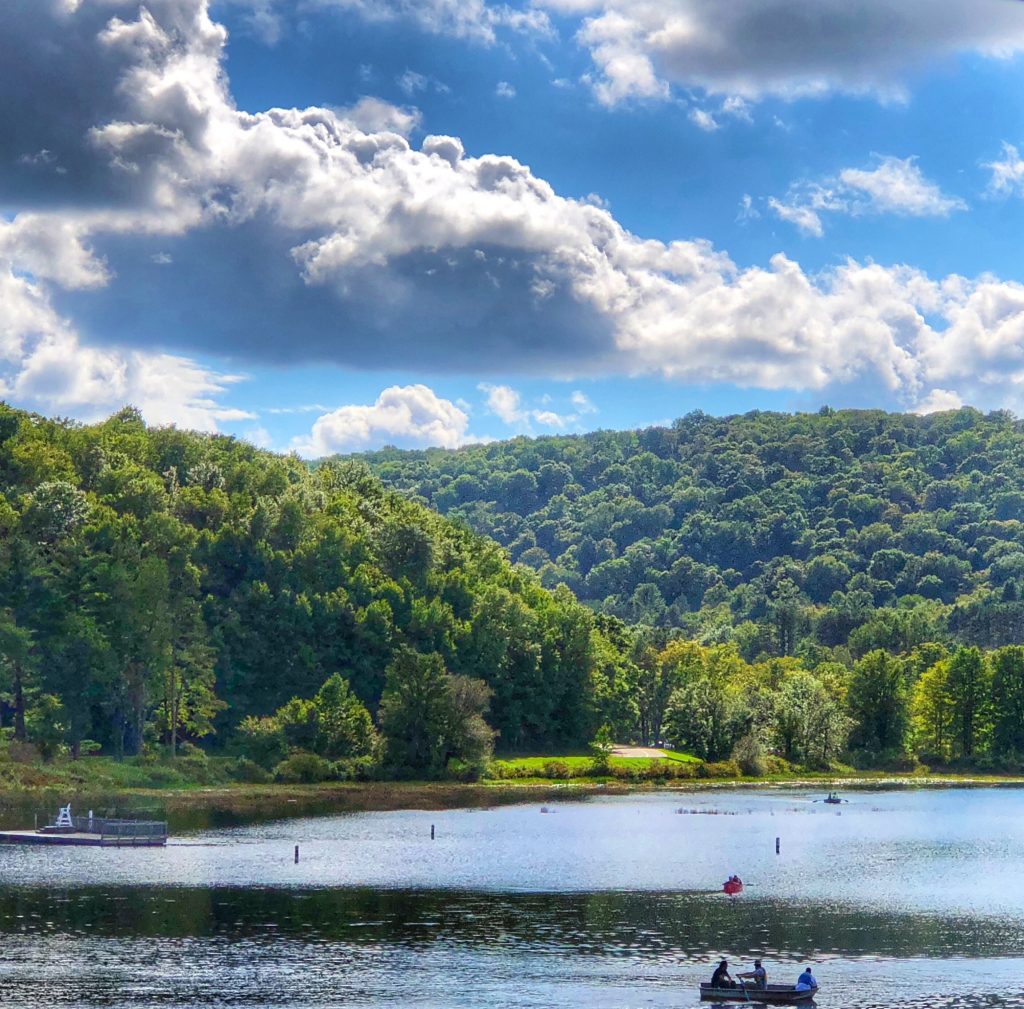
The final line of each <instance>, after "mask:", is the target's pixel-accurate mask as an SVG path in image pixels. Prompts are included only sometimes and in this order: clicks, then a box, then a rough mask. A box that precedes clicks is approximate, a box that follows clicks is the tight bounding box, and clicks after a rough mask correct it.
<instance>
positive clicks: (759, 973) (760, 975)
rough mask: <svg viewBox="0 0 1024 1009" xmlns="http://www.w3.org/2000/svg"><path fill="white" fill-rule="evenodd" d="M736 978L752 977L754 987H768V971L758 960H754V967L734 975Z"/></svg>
mask: <svg viewBox="0 0 1024 1009" xmlns="http://www.w3.org/2000/svg"><path fill="white" fill-rule="evenodd" d="M736 976H737V977H738V978H747V977H749V978H753V981H754V987H756V988H762V989H763V988H767V987H768V972H767V971H766V970H765V969H764V967H762V966H761V961H760V960H755V961H754V969H753V970H748V971H744V972H743V973H742V974H737V975H736Z"/></svg>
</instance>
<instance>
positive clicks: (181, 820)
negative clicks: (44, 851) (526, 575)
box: [0, 772, 1024, 831]
mask: <svg viewBox="0 0 1024 1009" xmlns="http://www.w3.org/2000/svg"><path fill="white" fill-rule="evenodd" d="M1019 787H1024V777H1020V776H1009V775H978V774H975V775H966V774H964V775H955V774H929V775H920V774H919V775H894V774H888V773H883V772H876V773H863V772H858V773H856V774H846V775H837V774H820V775H790V776H775V777H765V778H732V779H697V780H691V781H685V782H670V783H667V784H659V783H650V782H644V783H629V782H623V781H621V780H617V779H614V778H607V779H583V778H574V779H571V780H566V781H549V780H545V779H540V778H538V779H520V780H517V781H481V782H437V781H370V782H325V783H320V784H308V785H291V784H289V785H284V784H259V785H246V784H229V785H215V786H210V785H190V786H188V787H178V788H159V789H157V788H120V789H110V788H106V789H101V788H95V787H93V788H88V787H84V788H82V787H78V788H69V787H62V786H48V787H37V788H15V789H12V788H6V789H0V828H3V829H14V828H21V827H25V826H27V825H31V824H32V823H33V822H34V820H35V818H37V817H38V818H40V819H42V818H43V817H45V816H47V815H49V814H52V813H55V812H56V809H57V807H58V805H62V804H64V803H67V802H71V803H72V804H73V805H74V807H75V809H94V810H96V811H97V813H98V814H99V813H102V814H105V815H129V814H130V815H143V814H145V815H152V816H159V817H160V818H167V819H169V820H170V821H171V824H172V831H174V830H178V829H193V828H198V827H207V826H218V825H219V826H230V825H234V824H242V823H249V822H254V821H256V820H276V819H293V818H300V817H308V816H331V815H337V814H345V813H363V812H381V813H383V812H397V811H402V810H407V811H445V810H472V809H493V808H497V807H501V806H507V805H518V804H530V803H533V804H554V803H565V802H573V801H580V800H587V799H593V798H600V797H603V796H620V797H621V796H629V795H637V796H642V795H667V794H677V795H680V796H686V795H687V794H690V795H693V796H699V795H701V794H707V793H715V792H718V793H723V794H724V793H736V792H740V791H746V790H751V791H755V792H765V793H771V792H783V791H790V790H794V789H796V790H805V791H809V792H813V793H815V794H817V793H819V792H820V793H822V794H824V793H826V792H828V791H832V790H840V791H841V792H843V793H850V794H851V795H856V794H857V793H860V792H879V791H887V790H928V789H934V790H949V789H960V788H964V789H993V788H1019ZM683 804H684V805H685V802H684V803H683Z"/></svg>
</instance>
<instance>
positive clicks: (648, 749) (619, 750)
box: [612, 746, 665, 760]
mask: <svg viewBox="0 0 1024 1009" xmlns="http://www.w3.org/2000/svg"><path fill="white" fill-rule="evenodd" d="M612 756H613V757H650V758H652V759H653V760H658V759H660V758H661V757H664V756H665V751H664V750H661V749H659V748H658V747H656V746H616V747H615V749H614V750H612Z"/></svg>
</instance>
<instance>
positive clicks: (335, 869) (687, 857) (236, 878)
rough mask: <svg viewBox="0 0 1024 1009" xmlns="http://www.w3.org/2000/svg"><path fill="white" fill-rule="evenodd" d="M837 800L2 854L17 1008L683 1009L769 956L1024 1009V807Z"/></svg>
mask: <svg viewBox="0 0 1024 1009" xmlns="http://www.w3.org/2000/svg"><path fill="white" fill-rule="evenodd" d="M822 794H823V793H821V792H815V793H807V792H803V791H793V790H784V789H760V790H735V791H732V790H722V791H715V792H701V793H657V794H638V795H628V796H606V797H601V798H594V799H589V800H586V801H574V802H565V803H549V804H548V805H547V806H546V807H541V806H540V805H539V804H536V803H534V804H530V805H521V806H504V807H500V808H496V809H488V810H453V811H447V812H388V813H349V814H345V815H341V816H316V817H312V816H311V817H297V818H291V819H277V820H271V821H269V822H249V823H241V824H238V825H236V826H231V827H225V828H218V829H211V828H205V829H193V830H189V831H187V832H184V833H177V834H176V835H175V837H174V838H173V839H172V842H171V843H170V844H169V845H168V847H167V848H166V849H137V850H125V849H117V850H115V849H91V848H62V849H46V848H32V847H14V846H0V931H2V943H3V957H2V959H0V1005H2V1006H8V1005H10V1006H28V1005H32V1006H35V1005H40V1004H44V1003H50V1004H55V1005H76V1006H77V1005H83V1004H91V1005H101V1006H133V1007H134V1006H163V1007H172V1006H173V1007H179V1006H180V1007H185V1006H281V1007H285V1006H288V1007H298V1006H321V1005H346V1006H366V1007H374V1009H376V1007H423V1009H428V1007H429V1009H434V1007H437V1009H440V1007H449V1006H450V1007H463V1006H465V1007H470V1006H472V1007H483V1009H498V1007H502V1009H504V1007H508V1009H511V1007H517V1009H523V1007H555V1006H559V1007H562V1006H566V1007H568V1006H590V1007H595V1009H639V1007H651V1009H662V1007H665V1009H668V1007H689V1006H693V1005H695V1004H698V1003H697V999H696V997H695V992H696V986H697V984H698V982H699V981H700V980H707V979H708V977H710V974H711V970H712V968H713V965H714V963H715V962H716V961H717V960H718V959H719V958H720V957H722V956H726V957H728V959H729V960H730V963H731V965H732V966H733V968H734V969H735V968H739V969H749V965H750V962H751V960H752V958H753V957H754V956H759V957H761V958H762V959H763V960H765V965H766V967H767V968H768V971H769V974H770V977H771V980H773V981H786V982H791V981H795V979H796V976H797V974H798V973H799V971H800V968H801V965H802V964H803V963H805V962H810V963H812V964H813V965H814V967H815V973H816V974H817V975H818V978H819V981H820V983H821V985H822V992H821V994H820V995H819V998H818V1003H819V1005H821V1006H835V1007H854V1006H865V1007H869V1006H889V1005H896V1004H899V1005H903V1006H907V1005H909V1006H912V1007H917V1006H920V1007H926V1006H927V1007H951V1009H952V1007H959V1006H1024V790H1021V789H1016V788H1001V789H977V790H970V789H949V790H909V791H887V792H850V793H848V797H849V800H850V801H849V802H848V803H845V804H843V805H842V806H840V807H831V806H825V805H823V804H822V803H820V802H815V801H813V800H814V799H815V798H820V797H821V795H822ZM543 809H546V810H547V812H544V811H543ZM189 822H194V821H190V820H189V819H188V818H183V821H182V823H181V824H178V825H177V826H178V829H181V827H182V826H183V825H187V824H188V823H189ZM432 824H433V825H434V827H435V839H434V840H433V841H432V840H431V839H430V828H431V825H432ZM174 827H175V824H173V823H172V829H173V828H174ZM776 837H778V838H779V839H780V853H779V854H778V855H776V853H775V838H776ZM296 844H298V845H299V851H300V861H299V863H298V864H296V863H295V861H294V855H293V852H294V846H295V845H296ZM734 872H735V873H739V874H740V875H741V876H742V877H743V879H744V881H745V883H746V884H747V886H746V889H745V892H744V893H743V894H742V895H741V896H740V897H738V898H736V899H729V898H727V897H725V896H724V895H723V894H721V893H718V892H715V891H717V890H719V889H720V887H721V883H722V881H723V880H724V879H725V878H726V877H727V876H728V875H730V874H731V873H734Z"/></svg>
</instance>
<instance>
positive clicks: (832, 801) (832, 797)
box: [821, 792, 846, 806]
mask: <svg viewBox="0 0 1024 1009" xmlns="http://www.w3.org/2000/svg"><path fill="white" fill-rule="evenodd" d="M821 801H822V802H827V803H828V804H829V805H830V806H838V805H839V804H840V803H842V802H846V800H845V799H840V798H839V796H838V795H836V793H835V792H829V793H828V795H827V796H826V797H825V798H824V799H822V800H821Z"/></svg>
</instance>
